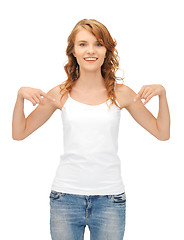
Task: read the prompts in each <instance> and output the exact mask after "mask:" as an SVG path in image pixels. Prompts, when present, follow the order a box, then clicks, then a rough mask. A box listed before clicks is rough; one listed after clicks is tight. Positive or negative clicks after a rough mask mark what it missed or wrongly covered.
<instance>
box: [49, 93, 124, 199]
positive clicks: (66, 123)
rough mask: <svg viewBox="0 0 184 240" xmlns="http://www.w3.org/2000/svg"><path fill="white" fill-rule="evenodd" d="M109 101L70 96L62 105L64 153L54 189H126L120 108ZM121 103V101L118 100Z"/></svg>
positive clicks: (104, 191) (78, 191) (97, 192)
mask: <svg viewBox="0 0 184 240" xmlns="http://www.w3.org/2000/svg"><path fill="white" fill-rule="evenodd" d="M108 103H109V105H110V103H111V100H110V99H109V100H108V101H107V102H104V103H102V104H98V105H88V104H84V103H81V102H79V101H76V100H74V99H73V98H71V96H70V95H69V94H68V98H67V100H66V102H65V104H64V106H63V107H62V110H61V114H62V121H63V144H64V154H62V155H61V156H60V164H59V166H58V169H57V171H56V176H55V179H54V181H53V183H52V190H55V191H58V192H63V193H70V194H79V195H110V194H112V195H113V194H119V193H122V192H125V187H124V184H123V181H122V177H121V161H120V158H119V156H118V154H117V151H118V132H119V122H120V116H121V110H120V109H119V108H118V107H117V106H116V105H115V104H113V105H111V106H110V109H109V108H108V106H107V104H108ZM116 103H117V104H118V105H119V103H118V102H117V101H116Z"/></svg>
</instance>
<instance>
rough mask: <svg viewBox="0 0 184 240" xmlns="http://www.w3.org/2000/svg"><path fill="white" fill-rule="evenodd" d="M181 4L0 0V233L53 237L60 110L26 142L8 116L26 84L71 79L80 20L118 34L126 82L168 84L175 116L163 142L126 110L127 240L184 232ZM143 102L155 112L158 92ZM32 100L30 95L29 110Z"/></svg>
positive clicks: (122, 145) (136, 86) (122, 152)
mask: <svg viewBox="0 0 184 240" xmlns="http://www.w3.org/2000/svg"><path fill="white" fill-rule="evenodd" d="M183 11H184V9H183V7H182V1H179V0H175V1H170V0H167V1H166V0H154V1H149V0H139V1H136V0H125V1H120V0H119V1H117V0H113V1H99V0H98V1H95V0H93V1H82V0H78V1H72V0H70V1H58V0H57V1H56V0H54V1H48V0H45V1H41V0H36V1H35V0H32V1H25V0H24V1H23V0H22V1H20V0H17V1H10V0H6V1H1V4H0V24H1V25H0V34H1V37H0V67H1V70H0V79H1V94H0V103H1V118H0V121H1V124H0V127H1V129H0V130H1V161H0V164H1V165H0V184H1V185H0V189H1V192H0V194H1V196H0V201H1V204H0V213H1V214H0V220H1V231H0V238H1V239H3V240H9V239H19V240H25V239H26V240H32V239H35V240H37V239H39V240H42V239H43V240H46V239H48V240H50V239H51V237H50V229H49V220H50V219H49V217H50V213H49V211H50V209H49V193H50V188H51V184H52V181H53V178H54V176H55V172H56V169H57V166H58V164H59V156H60V154H61V153H62V150H63V147H62V144H63V143H62V121H61V115H60V114H61V113H60V111H59V110H57V111H56V112H55V113H54V114H53V115H52V117H51V118H50V119H49V121H48V122H46V123H45V124H44V125H43V126H42V127H41V128H39V129H38V130H37V131H35V132H34V133H33V134H32V135H30V136H29V137H28V138H26V139H25V140H23V141H15V140H13V139H12V135H11V134H12V114H13V109H14V105H15V101H16V97H17V92H18V90H19V88H20V87H21V86H30V87H34V88H40V89H42V90H43V91H45V92H48V91H49V90H50V89H51V88H53V87H54V86H56V85H58V84H60V83H61V82H63V81H64V80H66V75H65V72H64V68H63V66H64V64H65V63H66V60H67V58H66V56H65V50H66V46H67V37H68V35H69V34H70V32H71V30H72V29H73V27H74V26H75V24H76V23H77V22H78V21H79V20H81V19H84V18H89V19H90V18H93V19H96V20H98V21H100V22H102V23H103V24H104V25H105V26H106V27H107V28H108V29H109V31H110V33H111V35H112V37H113V38H115V39H116V40H117V42H118V45H117V50H118V52H119V56H120V66H121V68H122V69H123V70H124V71H125V81H124V84H126V85H128V86H129V87H131V88H132V89H133V90H134V91H135V92H136V93H137V92H138V91H139V90H140V89H141V87H142V86H143V85H147V84H155V83H158V84H162V85H163V86H164V87H165V89H166V93H167V99H168V104H169V109H170V114H171V138H170V139H169V141H159V140H157V139H156V138H154V137H153V136H152V135H151V134H150V133H148V132H147V131H146V130H144V128H142V127H141V126H140V125H139V124H137V123H136V122H135V120H134V119H133V118H132V117H131V115H130V114H129V113H128V111H126V109H123V110H122V112H121V122H120V132H119V156H120V158H121V161H122V164H121V168H122V169H121V170H122V178H123V181H124V184H125V187H126V196H127V217H126V230H125V236H124V239H125V240H133V239H136V240H148V239H149V240H155V239H157V240H163V239H167V240H170V239H172V240H173V239H177V240H183V239H184V233H183V216H184V208H183V202H184V196H183V190H184V188H183V183H184V177H183V160H184V154H183V151H182V148H183V138H182V136H183V130H184V127H183V121H184V114H183V102H184V101H183V80H184V74H183V63H184V61H183V56H184V48H183V42H184V37H183V35H182V34H183V24H182V23H183V21H184V17H183ZM146 107H147V108H148V109H149V110H150V111H151V112H152V113H153V114H154V116H155V117H157V114H158V96H156V97H153V98H152V99H151V100H150V102H149V103H148V104H147V105H146ZM35 108H36V106H35V107H33V105H32V103H31V102H29V101H27V100H25V115H26V116H28V114H29V113H31V112H32V111H33V110H34V109H35ZM89 238H90V232H89V230H88V228H87V227H86V229H85V240H87V239H89Z"/></svg>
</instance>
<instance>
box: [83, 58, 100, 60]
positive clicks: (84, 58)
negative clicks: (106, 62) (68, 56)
mask: <svg viewBox="0 0 184 240" xmlns="http://www.w3.org/2000/svg"><path fill="white" fill-rule="evenodd" d="M84 59H85V60H96V59H97V58H84Z"/></svg>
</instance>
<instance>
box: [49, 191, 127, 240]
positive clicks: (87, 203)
mask: <svg viewBox="0 0 184 240" xmlns="http://www.w3.org/2000/svg"><path fill="white" fill-rule="evenodd" d="M125 217H126V194H125V192H124V193H120V194H117V195H77V194H69V193H61V192H56V191H53V190H52V191H51V193H50V233H51V237H52V240H84V232H85V227H86V225H88V228H89V231H90V240H123V236H124V230H125Z"/></svg>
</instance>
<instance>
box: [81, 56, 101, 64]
mask: <svg viewBox="0 0 184 240" xmlns="http://www.w3.org/2000/svg"><path fill="white" fill-rule="evenodd" d="M87 58H93V57H86V58H84V60H85V61H86V62H89V63H92V62H96V61H97V60H98V58H95V57H94V59H93V60H86V59H87Z"/></svg>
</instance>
